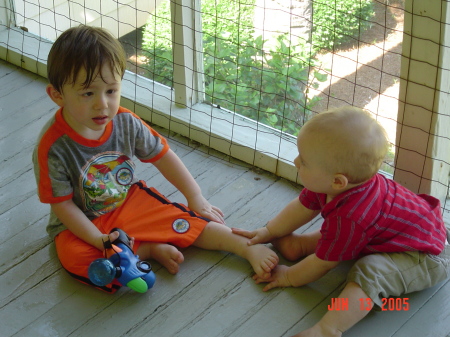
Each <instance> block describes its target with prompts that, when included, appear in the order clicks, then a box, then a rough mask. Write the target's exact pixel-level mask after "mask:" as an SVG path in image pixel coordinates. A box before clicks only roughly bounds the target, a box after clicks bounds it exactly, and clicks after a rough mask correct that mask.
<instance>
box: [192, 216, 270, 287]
mask: <svg viewBox="0 0 450 337" xmlns="http://www.w3.org/2000/svg"><path fill="white" fill-rule="evenodd" d="M247 242H248V239H247V238H245V237H243V236H240V235H237V234H233V233H232V232H231V228H229V227H227V226H224V225H222V224H219V223H217V222H214V221H211V222H209V223H208V224H207V225H206V227H205V229H204V230H203V232H202V233H201V234H200V236H199V237H198V238H197V240H196V241H195V242H194V243H193V245H194V246H196V247H199V248H203V249H209V250H223V251H227V252H231V253H234V254H236V255H239V256H240V257H243V258H245V259H247V260H248V262H250V264H251V265H252V267H253V270H254V271H255V273H256V274H257V275H258V276H260V277H261V278H264V279H266V278H268V277H269V276H270V272H271V271H272V269H273V268H275V266H276V265H277V264H278V256H277V254H276V253H275V252H274V251H273V250H271V249H270V248H268V247H266V246H264V245H252V246H249V245H248V244H247Z"/></svg>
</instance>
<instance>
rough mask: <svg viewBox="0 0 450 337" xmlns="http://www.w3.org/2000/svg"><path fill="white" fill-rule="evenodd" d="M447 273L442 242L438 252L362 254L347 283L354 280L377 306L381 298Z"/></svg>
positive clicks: (449, 250)
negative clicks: (435, 253)
mask: <svg viewBox="0 0 450 337" xmlns="http://www.w3.org/2000/svg"><path fill="white" fill-rule="evenodd" d="M447 236H449V233H447ZM448 242H450V236H449V239H448ZM449 274H450V245H449V244H446V246H445V247H444V250H443V251H442V253H441V254H439V255H431V254H425V253H420V252H402V253H379V254H371V255H367V256H364V257H362V258H360V259H359V260H358V261H356V263H355V264H354V265H353V267H352V268H351V270H350V272H349V273H348V276H347V282H355V283H357V284H358V285H359V286H360V287H361V289H362V290H363V291H364V292H365V293H366V294H367V296H368V297H370V298H371V299H372V301H373V302H374V303H375V304H376V305H378V307H381V306H382V301H383V298H388V297H390V296H400V295H403V294H407V293H411V292H414V291H419V290H423V289H426V288H429V287H432V286H434V285H435V284H437V283H439V282H441V281H444V280H446V279H447V278H448V277H449ZM376 309H377V308H376Z"/></svg>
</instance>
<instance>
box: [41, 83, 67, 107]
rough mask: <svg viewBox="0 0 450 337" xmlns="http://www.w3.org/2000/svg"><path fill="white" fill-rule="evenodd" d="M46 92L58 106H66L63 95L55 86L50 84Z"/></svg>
mask: <svg viewBox="0 0 450 337" xmlns="http://www.w3.org/2000/svg"><path fill="white" fill-rule="evenodd" d="M45 91H46V92H47V95H48V97H50V98H51V100H52V101H53V102H55V103H56V104H57V105H58V106H60V107H62V106H63V105H64V100H63V97H62V95H61V93H60V92H59V91H58V90H56V89H55V87H54V86H53V85H51V84H48V85H47V88H46V89H45Z"/></svg>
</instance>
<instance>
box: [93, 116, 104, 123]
mask: <svg viewBox="0 0 450 337" xmlns="http://www.w3.org/2000/svg"><path fill="white" fill-rule="evenodd" d="M92 120H93V121H94V123H95V124H98V125H103V124H105V123H106V122H107V121H108V116H101V117H94V118H92Z"/></svg>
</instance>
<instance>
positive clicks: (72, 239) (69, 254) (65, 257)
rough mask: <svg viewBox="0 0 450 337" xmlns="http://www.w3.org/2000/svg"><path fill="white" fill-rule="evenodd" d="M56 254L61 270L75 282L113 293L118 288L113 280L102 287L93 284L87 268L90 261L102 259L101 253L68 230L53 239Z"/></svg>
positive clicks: (117, 284)
mask: <svg viewBox="0 0 450 337" xmlns="http://www.w3.org/2000/svg"><path fill="white" fill-rule="evenodd" d="M55 246H56V252H57V254H58V258H59V261H60V262H61V265H62V266H63V268H64V269H65V270H66V271H67V272H68V273H69V274H70V276H72V277H73V278H75V279H76V280H78V281H80V282H82V283H85V284H89V285H91V286H94V287H96V288H99V289H101V290H104V291H106V292H109V293H114V292H116V291H117V289H119V288H120V285H119V283H118V282H116V281H115V280H114V281H113V283H111V284H108V285H106V286H103V287H99V286H96V285H95V284H93V283H92V282H91V281H90V279H89V276H88V268H89V265H90V264H91V262H92V261H94V260H96V259H99V258H103V257H104V256H103V252H102V251H100V250H98V249H97V248H95V247H94V246H91V245H90V244H88V243H86V242H84V241H83V240H81V239H79V238H78V237H76V236H75V235H74V234H72V233H71V232H70V231H69V230H65V231H63V232H61V233H59V234H58V235H57V236H56V238H55Z"/></svg>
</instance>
